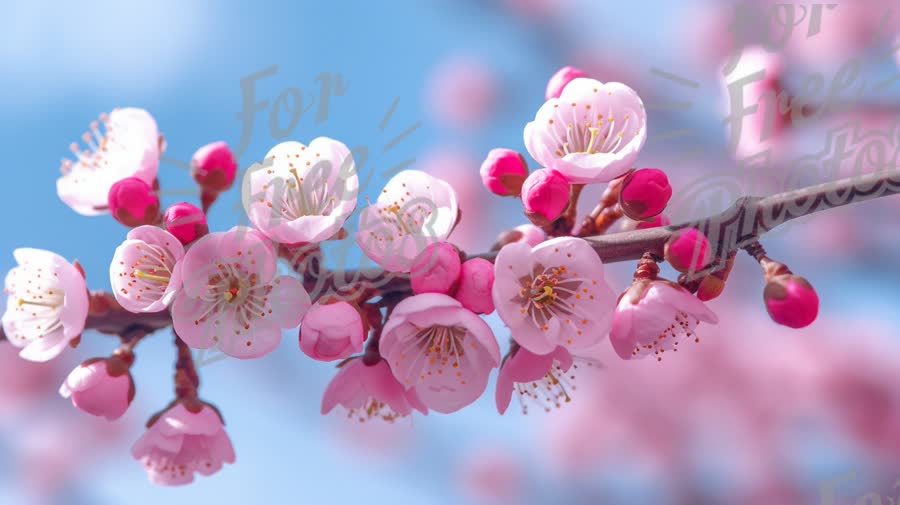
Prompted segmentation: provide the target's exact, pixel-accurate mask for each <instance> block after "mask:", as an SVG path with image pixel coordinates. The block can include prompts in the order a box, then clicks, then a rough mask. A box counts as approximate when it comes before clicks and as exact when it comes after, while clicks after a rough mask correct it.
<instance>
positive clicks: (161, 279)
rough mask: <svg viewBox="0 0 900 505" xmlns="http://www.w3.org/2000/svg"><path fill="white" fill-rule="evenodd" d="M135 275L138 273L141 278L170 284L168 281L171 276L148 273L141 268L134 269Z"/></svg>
mask: <svg viewBox="0 0 900 505" xmlns="http://www.w3.org/2000/svg"><path fill="white" fill-rule="evenodd" d="M134 275H137V276H138V277H140V278H141V279H147V280H148V281H156V282H159V283H162V284H168V283H169V279H170V278H169V277H163V276H161V275H153V274H148V273H146V272H143V271H141V270H135V271H134Z"/></svg>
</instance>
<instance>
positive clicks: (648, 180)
mask: <svg viewBox="0 0 900 505" xmlns="http://www.w3.org/2000/svg"><path fill="white" fill-rule="evenodd" d="M670 198H672V187H671V186H669V178H668V177H666V174H665V172H663V171H662V170H658V169H655V168H643V169H641V170H636V171H634V172H631V173H630V174H628V175H626V176H625V180H624V181H623V182H622V191H621V192H620V193H619V205H621V206H622V212H624V213H625V215H626V216H628V217H630V218H631V219H634V220H636V221H644V220H646V219H651V218H653V217H656V216H658V215H659V214H661V213H662V211H664V210H665V209H666V205H668V203H669V199H670Z"/></svg>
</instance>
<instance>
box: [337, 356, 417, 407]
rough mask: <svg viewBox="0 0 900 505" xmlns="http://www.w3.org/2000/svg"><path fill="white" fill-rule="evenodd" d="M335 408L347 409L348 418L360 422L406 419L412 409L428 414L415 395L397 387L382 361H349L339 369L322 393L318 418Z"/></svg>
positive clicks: (410, 391)
mask: <svg viewBox="0 0 900 505" xmlns="http://www.w3.org/2000/svg"><path fill="white" fill-rule="evenodd" d="M338 405H340V406H342V407H344V408H345V409H347V417H348V418H350V419H354V418H359V420H360V421H368V420H371V419H381V420H383V421H387V422H393V421H395V420H396V419H398V418H401V417H406V416H408V415H410V414H411V413H412V411H413V409H415V410H418V411H419V412H421V413H422V414H425V415H427V414H428V408H427V407H425V405H423V404H422V402H421V400H419V397H418V395H417V394H416V391H415V390H413V389H411V390H408V391H407V390H406V389H405V388H404V387H403V386H401V385H400V383H399V382H397V379H396V378H394V375H393V374H392V373H391V368H390V367H389V366H388V364H387V363H386V362H385V361H384V360H383V359H379V360H378V361H377V362H375V363H374V364H370V363H368V362H367V361H366V358H352V359H350V360H349V361H347V362H346V363H344V365H343V366H341V368H340V371H338V373H337V375H335V377H334V379H332V380H331V382H330V383H329V384H328V387H327V388H326V389H325V395H324V396H323V397H322V415H325V414H328V413H329V412H331V411H332V410H334V408H335V407H337V406H338Z"/></svg>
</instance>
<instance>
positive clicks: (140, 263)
mask: <svg viewBox="0 0 900 505" xmlns="http://www.w3.org/2000/svg"><path fill="white" fill-rule="evenodd" d="M182 258H184V246H183V245H181V242H180V241H179V240H178V239H177V238H175V237H174V236H173V235H172V234H171V233H169V232H167V231H165V230H163V229H161V228H157V227H156V226H139V227H137V228H135V229H133V230H131V231H130V232H128V237H127V240H125V242H123V243H122V245H120V246H119V247H118V248H117V249H116V252H115V254H113V260H112V263H111V264H110V266H109V279H110V284H111V285H112V288H113V295H115V297H116V300H117V301H118V302H119V304H120V305H121V306H122V307H123V308H125V309H126V310H128V311H131V312H160V311H162V310H165V309H166V307H168V306H169V305H171V304H172V301H173V300H174V299H175V295H176V294H177V293H178V290H179V289H181V281H182V272H181V264H180V263H179V262H180V261H181V259H182Z"/></svg>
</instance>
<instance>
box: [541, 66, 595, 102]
mask: <svg viewBox="0 0 900 505" xmlns="http://www.w3.org/2000/svg"><path fill="white" fill-rule="evenodd" d="M587 76H588V75H587V74H586V73H585V72H584V71H583V70H580V69H577V68H575V67H563V68H561V69H559V70H557V71H556V73H555V74H553V77H551V78H550V81H549V82H547V92H546V94H545V98H546V99H547V100H550V99H551V98H559V95H561V94H562V92H563V89H564V88H565V87H566V85H567V84H569V83H570V82H572V81H573V80H575V79H577V78H579V77H587Z"/></svg>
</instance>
